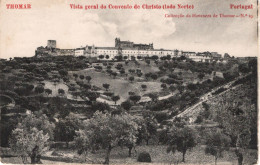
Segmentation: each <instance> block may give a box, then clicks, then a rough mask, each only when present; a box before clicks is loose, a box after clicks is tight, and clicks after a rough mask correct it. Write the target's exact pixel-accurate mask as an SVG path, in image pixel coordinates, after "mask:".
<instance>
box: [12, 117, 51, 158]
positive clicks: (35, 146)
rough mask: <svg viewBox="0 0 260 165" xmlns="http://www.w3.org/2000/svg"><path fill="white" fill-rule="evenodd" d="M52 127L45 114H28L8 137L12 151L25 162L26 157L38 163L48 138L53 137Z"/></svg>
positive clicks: (45, 149)
mask: <svg viewBox="0 0 260 165" xmlns="http://www.w3.org/2000/svg"><path fill="white" fill-rule="evenodd" d="M53 127H54V125H53V124H51V123H50V122H49V121H48V118H47V117H46V115H42V116H41V117H36V116H35V115H33V114H30V115H28V116H27V117H25V118H24V119H22V120H21V121H20V122H19V123H18V125H17V127H16V128H15V129H14V130H13V131H12V134H11V138H10V139H9V144H10V147H11V149H12V151H14V152H15V153H16V154H18V156H20V157H21V158H22V161H23V163H27V162H26V161H27V157H30V158H31V163H40V158H41V155H42V154H43V153H44V152H45V151H47V150H48V147H49V139H53Z"/></svg>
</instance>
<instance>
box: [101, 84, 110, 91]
mask: <svg viewBox="0 0 260 165" xmlns="http://www.w3.org/2000/svg"><path fill="white" fill-rule="evenodd" d="M109 86H110V84H107V83H105V84H103V87H104V88H105V89H106V91H107V90H108V89H109Z"/></svg>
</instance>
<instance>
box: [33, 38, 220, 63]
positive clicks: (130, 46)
mask: <svg viewBox="0 0 260 165" xmlns="http://www.w3.org/2000/svg"><path fill="white" fill-rule="evenodd" d="M48 55H50V56H62V55H73V56H86V57H96V58H99V59H105V60H114V59H116V58H117V57H120V56H121V59H123V60H134V59H141V58H142V57H152V56H158V57H159V58H160V57H162V56H171V58H172V57H181V56H185V57H187V58H190V59H191V60H193V61H196V62H212V61H217V62H220V61H223V59H222V58H221V54H218V53H217V52H202V53H196V52H187V51H179V50H177V49H175V50H166V49H154V47H153V44H152V43H151V44H135V43H134V42H131V41H121V40H120V38H116V39H115V47H96V46H94V45H93V46H88V45H87V46H85V47H81V48H75V49H60V48H56V40H48V42H47V46H46V47H43V46H41V47H38V48H37V49H36V51H35V56H36V57H39V56H48Z"/></svg>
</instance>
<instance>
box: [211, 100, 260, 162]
mask: <svg viewBox="0 0 260 165" xmlns="http://www.w3.org/2000/svg"><path fill="white" fill-rule="evenodd" d="M223 99H224V100H225V102H222V103H221V104H220V105H218V106H216V107H215V108H216V110H217V113H218V118H217V119H218V121H219V123H220V126H221V127H222V128H223V129H224V132H225V133H226V134H227V135H229V136H230V138H231V139H232V141H233V142H234V143H235V144H234V145H235V147H236V149H235V154H236V156H237V158H238V164H239V165H242V164H243V158H244V157H243V154H244V153H245V152H246V151H245V150H246V149H247V148H248V147H249V144H250V141H251V134H252V132H251V127H252V126H254V125H255V124H256V123H254V122H255V119H254V118H255V116H257V115H256V114H257V111H256V108H255V107H254V106H252V105H251V102H248V101H247V102H243V104H242V105H240V106H238V105H239V102H237V100H234V99H233V97H230V98H228V97H225V98H223ZM234 103H236V104H237V105H235V104H234ZM239 107H241V108H239Z"/></svg>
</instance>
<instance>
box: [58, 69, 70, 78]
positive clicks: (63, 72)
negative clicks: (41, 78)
mask: <svg viewBox="0 0 260 165" xmlns="http://www.w3.org/2000/svg"><path fill="white" fill-rule="evenodd" d="M59 74H60V75H61V77H65V76H67V75H68V71H66V70H64V69H61V70H59Z"/></svg>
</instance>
